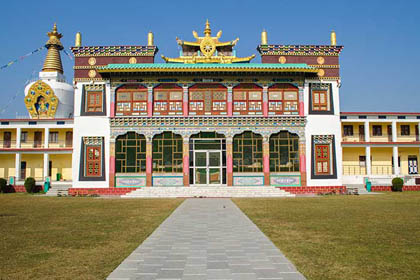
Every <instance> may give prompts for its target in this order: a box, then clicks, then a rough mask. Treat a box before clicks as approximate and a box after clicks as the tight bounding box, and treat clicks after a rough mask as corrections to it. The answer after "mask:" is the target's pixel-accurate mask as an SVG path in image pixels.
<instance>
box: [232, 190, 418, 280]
mask: <svg viewBox="0 0 420 280" xmlns="http://www.w3.org/2000/svg"><path fill="white" fill-rule="evenodd" d="M234 202H235V203H236V204H237V205H238V206H239V207H240V208H241V209H242V210H243V211H244V212H245V214H247V215H248V217H250V219H251V220H253V221H254V223H255V224H256V225H257V226H258V227H259V228H260V229H261V230H262V231H263V232H264V233H265V234H266V235H267V236H268V237H269V238H270V239H271V240H272V241H273V242H274V243H275V244H276V245H277V247H278V248H280V250H282V251H283V253H284V254H285V255H286V256H287V257H288V258H289V259H290V260H291V261H292V262H293V263H294V264H295V265H296V267H297V268H298V270H299V271H300V272H302V273H303V274H304V275H305V276H306V277H307V278H308V279H319V280H326V279H352V280H354V279H381V280H384V279H398V280H402V279H420V193H419V192H404V193H386V194H382V195H375V196H325V197H319V198H295V199H235V200H234Z"/></svg>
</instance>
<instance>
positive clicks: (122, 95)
mask: <svg viewBox="0 0 420 280" xmlns="http://www.w3.org/2000/svg"><path fill="white" fill-rule="evenodd" d="M115 99H116V102H115V108H116V110H115V115H116V116H127V115H129V116H131V115H132V116H141V115H147V88H145V87H144V86H141V85H135V84H133V85H124V86H122V87H120V88H118V89H117V92H116V98H115Z"/></svg>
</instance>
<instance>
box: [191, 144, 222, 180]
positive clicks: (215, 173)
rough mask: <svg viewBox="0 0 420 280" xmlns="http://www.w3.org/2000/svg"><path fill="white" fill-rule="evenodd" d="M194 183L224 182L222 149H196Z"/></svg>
mask: <svg viewBox="0 0 420 280" xmlns="http://www.w3.org/2000/svg"><path fill="white" fill-rule="evenodd" d="M194 163H195V165H194V184H195V185H220V184H221V183H222V151H214V150H196V151H194Z"/></svg>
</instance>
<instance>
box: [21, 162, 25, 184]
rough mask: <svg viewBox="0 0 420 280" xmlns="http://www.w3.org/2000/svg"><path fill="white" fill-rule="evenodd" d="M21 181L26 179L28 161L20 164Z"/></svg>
mask: <svg viewBox="0 0 420 280" xmlns="http://www.w3.org/2000/svg"><path fill="white" fill-rule="evenodd" d="M20 179H21V180H25V179H26V161H21V162H20Z"/></svg>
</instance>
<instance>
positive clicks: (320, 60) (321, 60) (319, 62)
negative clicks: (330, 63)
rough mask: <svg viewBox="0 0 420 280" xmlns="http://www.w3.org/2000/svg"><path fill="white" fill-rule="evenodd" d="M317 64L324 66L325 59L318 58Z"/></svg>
mask: <svg viewBox="0 0 420 280" xmlns="http://www.w3.org/2000/svg"><path fill="white" fill-rule="evenodd" d="M316 62H318V64H321V65H322V64H324V62H325V59H324V58H323V57H322V56H318V58H317V59H316Z"/></svg>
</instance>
